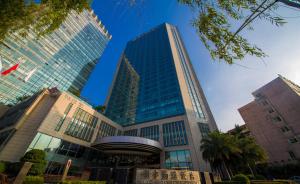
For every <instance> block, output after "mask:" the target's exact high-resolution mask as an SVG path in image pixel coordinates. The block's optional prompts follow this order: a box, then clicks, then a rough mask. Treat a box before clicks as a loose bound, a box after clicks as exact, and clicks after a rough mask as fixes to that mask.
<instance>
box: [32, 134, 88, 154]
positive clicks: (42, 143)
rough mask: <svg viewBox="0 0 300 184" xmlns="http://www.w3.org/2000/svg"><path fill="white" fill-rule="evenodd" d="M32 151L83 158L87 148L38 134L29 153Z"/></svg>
mask: <svg viewBox="0 0 300 184" xmlns="http://www.w3.org/2000/svg"><path fill="white" fill-rule="evenodd" d="M32 149H40V150H44V151H46V152H52V153H56V154H59V155H64V156H68V157H74V158H81V157H83V155H84V153H85V149H86V148H85V147H83V146H80V145H78V144H74V143H70V142H67V141H64V140H61V139H58V138H56V137H52V136H49V135H46V134H42V133H37V134H36V136H35V137H34V139H33V140H32V142H31V144H30V145H29V147H28V150H27V151H29V150H32Z"/></svg>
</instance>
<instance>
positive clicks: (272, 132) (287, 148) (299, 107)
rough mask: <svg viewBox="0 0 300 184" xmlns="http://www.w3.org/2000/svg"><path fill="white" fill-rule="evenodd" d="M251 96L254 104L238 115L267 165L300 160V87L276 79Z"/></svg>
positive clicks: (251, 103) (282, 79)
mask: <svg viewBox="0 0 300 184" xmlns="http://www.w3.org/2000/svg"><path fill="white" fill-rule="evenodd" d="M253 96H254V97H255V100H254V101H252V102H250V103H249V104H247V105H245V106H243V107H241V108H240V109H239V112H240V114H241V116H242V117H243V119H244V121H245V123H246V126H247V127H248V128H249V130H250V132H251V135H252V136H254V138H255V139H256V141H257V143H258V144H259V145H261V146H262V147H263V148H264V149H265V150H266V152H267V154H268V157H269V162H270V163H274V164H279V163H289V162H294V161H295V160H297V159H300V87H299V86H298V85H296V84H294V83H293V82H291V81H289V80H288V79H286V78H284V77H282V76H279V77H277V78H276V79H274V80H273V81H271V82H269V83H268V84H266V85H265V86H263V87H261V88H259V89H258V90H256V91H255V92H253Z"/></svg>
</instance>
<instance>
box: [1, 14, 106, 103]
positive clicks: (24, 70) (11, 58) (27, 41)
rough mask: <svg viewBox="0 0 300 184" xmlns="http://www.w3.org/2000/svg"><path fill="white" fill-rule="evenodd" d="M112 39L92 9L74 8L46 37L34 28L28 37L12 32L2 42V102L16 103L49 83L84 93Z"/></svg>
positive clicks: (59, 87)
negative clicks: (78, 10)
mask: <svg viewBox="0 0 300 184" xmlns="http://www.w3.org/2000/svg"><path fill="white" fill-rule="evenodd" d="M110 39H111V35H110V34H109V33H108V31H107V30H106V29H105V27H104V25H103V24H102V23H101V21H100V20H99V19H98V18H97V16H96V15H95V14H94V13H93V11H88V10H84V11H83V12H81V13H76V12H75V11H71V12H70V14H69V15H68V17H67V18H66V20H65V21H64V22H63V23H62V25H61V26H60V28H58V29H57V30H55V31H54V32H53V33H51V34H49V35H46V36H45V37H42V38H37V36H36V35H35V34H34V32H33V31H29V32H28V35H27V36H26V37H22V36H20V34H18V33H13V34H10V35H9V36H8V37H7V38H6V39H5V40H3V43H1V44H0V70H1V71H0V72H1V75H0V102H1V103H4V104H15V103H16V101H17V100H16V99H17V98H20V97H23V96H31V95H33V94H34V93H36V92H38V91H40V90H41V89H43V88H47V87H50V88H51V87H57V88H58V89H60V90H63V91H66V90H69V91H72V92H74V93H80V91H81V89H82V88H83V86H84V85H85V83H86V81H87V79H88V77H89V75H90V73H91V71H92V69H93V68H94V67H95V65H96V63H97V61H98V59H99V58H100V56H101V55H102V53H103V51H104V49H105V47H106V45H107V44H108V42H109V40H110ZM10 69H13V70H11V72H10V73H9V72H8V71H10Z"/></svg>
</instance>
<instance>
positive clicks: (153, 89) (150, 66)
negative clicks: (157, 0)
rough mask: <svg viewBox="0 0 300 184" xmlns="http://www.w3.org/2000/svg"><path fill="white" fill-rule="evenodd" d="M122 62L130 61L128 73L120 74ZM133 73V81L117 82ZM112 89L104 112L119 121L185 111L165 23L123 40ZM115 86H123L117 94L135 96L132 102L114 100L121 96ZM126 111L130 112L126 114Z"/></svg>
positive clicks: (137, 121)
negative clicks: (123, 47) (134, 78)
mask: <svg viewBox="0 0 300 184" xmlns="http://www.w3.org/2000/svg"><path fill="white" fill-rule="evenodd" d="M123 58H126V59H123ZM126 62H128V63H130V66H131V67H132V70H133V72H131V73H130V72H128V73H129V74H124V70H125V69H124V68H123V67H125V66H126V64H125V63H126ZM126 67H127V66H126ZM133 75H137V76H138V77H136V78H138V80H136V81H135V82H134V85H132V83H130V82H125V83H124V82H121V80H125V79H126V77H127V78H130V77H131V76H133ZM122 85H127V86H126V87H124V86H122ZM130 86H131V87H132V88H134V90H136V91H134V90H132V88H130ZM112 89H113V90H112V92H111V95H110V98H109V101H108V104H107V111H106V115H107V116H108V117H110V118H111V119H112V120H114V121H116V122H117V123H120V124H122V125H128V124H133V123H143V122H147V121H152V120H156V119H162V118H166V117H171V116H176V115H181V114H184V113H185V110H184V106H183V102H182V98H181V92H180V88H179V82H178V78H177V74H176V69H175V65H174V60H173V55H172V51H171V47H170V40H169V37H168V34H167V27H166V24H163V25H161V26H158V27H157V28H155V29H153V30H151V31H150V32H148V33H145V34H142V35H141V36H139V37H138V38H136V39H134V40H132V41H130V42H128V43H127V46H126V48H125V51H124V54H123V56H122V58H121V64H120V68H119V70H118V73H117V75H116V81H115V83H114V86H113V88H112ZM118 89H124V90H123V91H121V90H120V91H121V94H122V93H126V94H129V96H130V95H132V98H134V99H135V98H136V103H135V101H132V102H133V104H132V105H131V106H128V105H127V104H126V103H124V102H122V101H120V100H117V99H118V98H121V97H120V92H117V90H118ZM128 89H130V90H128ZM120 112H122V113H120ZM126 113H134V114H133V115H130V116H127V115H126ZM123 114H124V116H123ZM132 117H133V118H132ZM127 118H129V119H127ZM130 118H131V119H130ZM133 120H135V121H133Z"/></svg>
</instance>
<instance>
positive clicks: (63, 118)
mask: <svg viewBox="0 0 300 184" xmlns="http://www.w3.org/2000/svg"><path fill="white" fill-rule="evenodd" d="M72 106H73V104H71V103H70V104H69V105H68V106H67V108H66V110H65V112H64V115H63V117H61V118H60V120H59V122H58V123H57V125H56V127H55V131H59V130H60V128H61V126H62V125H63V123H64V122H65V120H66V117H67V115H68V114H69V112H70V110H71V108H72Z"/></svg>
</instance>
